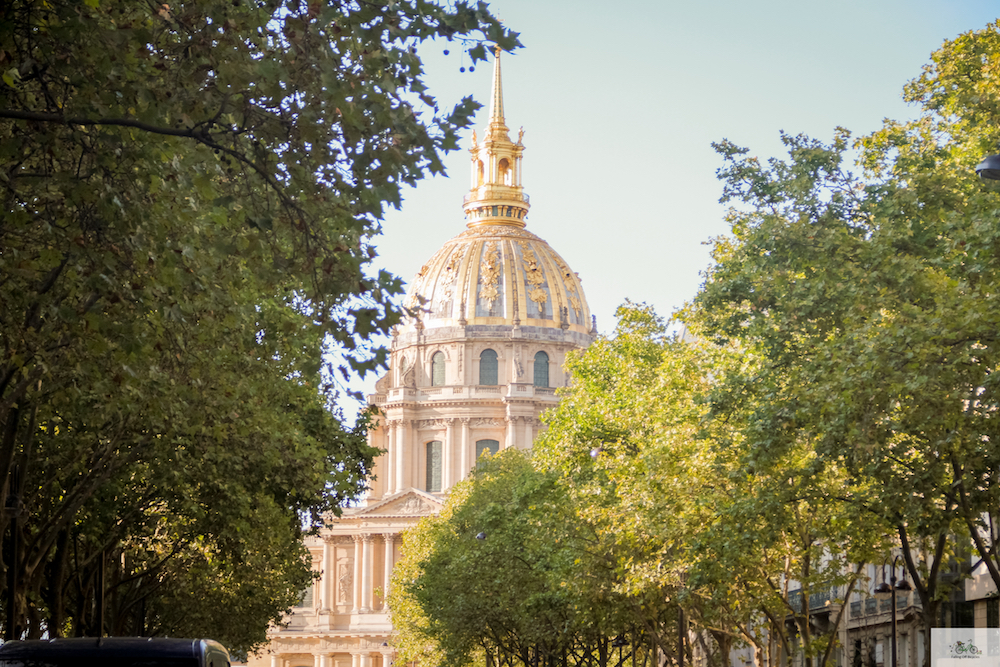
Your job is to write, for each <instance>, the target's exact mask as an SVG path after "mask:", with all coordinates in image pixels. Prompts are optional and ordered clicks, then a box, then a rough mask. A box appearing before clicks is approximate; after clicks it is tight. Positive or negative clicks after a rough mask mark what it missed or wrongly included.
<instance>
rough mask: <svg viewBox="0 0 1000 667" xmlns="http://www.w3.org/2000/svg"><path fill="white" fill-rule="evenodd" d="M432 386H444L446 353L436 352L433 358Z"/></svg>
mask: <svg viewBox="0 0 1000 667" xmlns="http://www.w3.org/2000/svg"><path fill="white" fill-rule="evenodd" d="M431 386H432V387H443V386H444V352H435V353H434V356H433V357H431Z"/></svg>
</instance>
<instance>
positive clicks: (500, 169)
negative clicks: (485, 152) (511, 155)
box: [497, 158, 510, 185]
mask: <svg viewBox="0 0 1000 667" xmlns="http://www.w3.org/2000/svg"><path fill="white" fill-rule="evenodd" d="M497 183H502V184H503V185H510V162H508V161H507V158H503V159H502V160H500V163H499V164H497Z"/></svg>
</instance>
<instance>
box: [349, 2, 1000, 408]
mask: <svg viewBox="0 0 1000 667" xmlns="http://www.w3.org/2000/svg"><path fill="white" fill-rule="evenodd" d="M490 5H491V7H492V8H493V10H494V12H495V13H498V15H499V16H500V18H501V19H502V20H503V22H504V24H505V25H507V26H508V27H510V28H512V29H513V30H516V31H518V32H520V33H521V42H522V43H523V44H524V48H523V49H519V50H518V51H516V52H515V53H513V54H504V55H503V56H502V67H503V84H504V106H505V113H506V119H507V125H508V126H509V127H510V128H511V131H512V134H513V133H514V132H516V131H517V129H518V128H519V127H522V126H523V127H524V129H525V135H524V144H525V146H526V149H525V153H524V163H523V166H524V180H523V182H524V187H525V192H527V193H528V194H529V195H530V197H531V213H530V215H529V217H528V221H527V228H528V229H529V230H530V231H532V232H534V233H535V234H537V235H539V236H541V237H542V238H543V239H545V240H546V241H548V242H549V244H550V245H551V246H552V247H553V248H554V249H555V250H556V251H557V252H558V253H559V254H560V255H562V257H563V258H564V259H565V260H566V262H567V264H568V265H569V266H570V267H571V268H572V269H573V270H574V271H576V272H577V273H579V275H580V277H581V278H582V280H583V287H584V290H585V292H586V296H587V300H588V302H589V304H590V308H591V312H592V313H594V314H595V315H596V316H597V325H598V329H599V330H600V331H601V332H602V333H609V332H610V331H611V330H612V329H613V327H614V324H615V322H614V311H615V308H616V307H617V306H618V305H620V304H621V303H622V302H623V301H624V300H625V299H626V298H628V299H631V300H633V301H639V302H645V303H648V304H650V305H652V306H653V307H655V308H656V310H657V311H658V312H659V313H660V314H662V315H670V314H671V313H673V312H674V311H675V310H676V309H678V308H680V307H681V306H683V305H684V303H685V302H686V301H688V300H690V299H691V298H692V297H693V296H694V294H695V293H696V292H697V290H698V287H699V285H700V284H701V281H702V276H701V272H702V271H703V270H704V269H705V268H706V266H707V265H708V262H709V255H708V247H707V246H706V245H705V242H706V241H707V240H708V239H710V238H712V237H714V236H718V235H720V234H725V233H726V232H727V227H726V224H725V220H724V214H725V210H724V208H723V206H722V205H720V204H719V203H718V200H719V196H720V194H721V187H720V182H719V181H718V180H717V178H716V175H715V172H716V170H717V169H718V168H719V167H720V166H721V165H722V161H721V159H720V158H719V157H718V156H717V155H716V153H715V152H714V151H713V149H712V147H711V142H713V141H718V140H720V139H723V138H726V139H730V140H732V141H734V142H735V143H737V144H739V145H742V146H745V147H747V148H749V149H750V150H751V153H752V154H755V155H757V156H759V157H761V158H767V157H770V156H774V155H780V154H781V152H782V146H781V143H780V140H779V132H780V131H782V130H784V131H785V132H789V133H793V134H798V133H805V134H808V135H811V136H813V137H816V138H819V139H823V140H829V139H830V138H831V137H832V134H833V129H834V128H835V127H836V126H843V127H846V128H848V129H849V130H851V131H852V133H853V134H854V135H855V136H860V135H863V134H866V133H868V132H870V131H872V130H875V129H877V128H878V127H879V126H880V125H881V122H882V119H883V118H887V117H888V118H895V119H904V118H909V117H912V116H914V115H915V110H914V109H913V108H911V107H909V106H907V105H906V104H904V103H903V101H902V98H901V92H902V87H903V85H904V84H905V83H906V82H907V81H908V80H910V79H912V78H914V77H916V76H917V75H919V74H920V71H921V68H922V67H923V66H924V65H925V64H926V63H927V62H928V61H929V57H930V54H931V52H932V51H934V50H935V49H937V48H938V47H939V46H940V45H941V43H942V42H943V41H944V40H945V39H950V38H953V37H955V36H957V35H959V34H961V33H963V32H967V31H970V30H976V29H979V28H982V27H984V26H985V25H987V24H988V23H990V22H992V21H994V20H996V19H997V17H998V15H1000V11H998V6H997V5H996V3H994V2H985V1H980V0H936V1H931V0H867V1H865V0H839V1H838V2H817V1H815V0H741V1H735V0H700V1H699V0H617V1H608V0H601V1H596V0H494V1H493V2H491V3H490ZM445 48H447V49H448V50H449V51H450V55H448V56H445V55H444V54H443V50H444V49H445ZM421 54H422V56H423V57H424V59H425V69H426V71H427V75H426V78H425V82H426V83H427V84H428V86H429V88H430V91H431V93H432V94H434V95H436V96H437V98H438V100H439V101H440V103H441V105H442V106H444V105H446V104H448V105H450V104H453V103H454V102H456V101H457V100H459V99H460V98H461V97H463V96H464V95H470V94H471V95H472V96H473V97H475V98H476V99H477V100H480V101H486V100H488V96H489V91H490V80H491V74H492V64H491V63H490V64H480V65H479V66H478V67H476V68H475V72H472V73H470V72H469V71H468V67H469V65H470V62H469V60H468V58H467V57H466V56H463V49H462V48H461V47H460V46H459V45H458V44H448V43H444V42H442V43H434V44H431V45H427V46H426V47H425V48H424V49H423V50H422V52H421ZM463 66H465V68H466V71H465V72H464V73H462V72H460V68H461V67H463ZM488 111H489V110H488V108H485V107H484V108H483V109H482V110H480V112H479V114H478V115H477V117H476V123H475V127H476V128H477V129H478V132H479V134H480V135H481V134H482V127H483V125H484V123H485V120H484V119H485V117H486V114H487V113H488ZM514 136H516V135H514ZM470 139H471V131H470V132H469V133H468V136H466V137H464V138H463V141H462V144H461V145H462V148H463V150H462V151H459V152H456V153H452V154H450V155H449V156H448V158H447V166H448V175H449V177H447V178H444V177H436V178H433V179H429V180H425V181H422V182H421V183H420V185H418V187H417V188H416V189H413V190H409V191H407V192H406V193H405V195H404V196H405V202H404V204H403V208H402V210H401V211H391V212H390V213H389V214H388V216H387V218H386V221H385V224H384V228H383V231H384V233H383V236H382V237H381V238H379V239H378V240H377V247H378V250H379V254H380V256H379V257H378V258H377V259H376V265H377V267H378V268H386V269H388V270H390V271H392V272H393V273H395V274H397V275H400V276H402V277H403V278H404V279H405V280H407V281H409V280H410V279H411V278H412V277H413V276H414V275H415V274H416V272H417V271H418V270H419V269H420V267H421V266H422V265H423V264H424V263H425V262H426V261H427V260H428V259H430V257H431V255H433V254H434V252H435V251H436V250H437V249H438V248H439V247H440V246H441V245H442V244H443V243H444V242H445V241H447V240H448V239H450V238H451V237H453V236H455V235H457V234H459V233H460V232H462V231H463V230H464V229H465V222H464V219H463V214H462V208H461V204H462V197H463V195H464V194H465V193H466V192H467V191H468V188H469V156H468V152H467V151H465V150H464V149H465V148H467V147H468V144H469V141H470ZM345 407H346V406H345Z"/></svg>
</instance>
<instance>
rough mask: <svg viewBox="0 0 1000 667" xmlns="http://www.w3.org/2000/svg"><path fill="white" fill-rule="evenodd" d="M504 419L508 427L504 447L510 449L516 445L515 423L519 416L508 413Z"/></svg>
mask: <svg viewBox="0 0 1000 667" xmlns="http://www.w3.org/2000/svg"><path fill="white" fill-rule="evenodd" d="M504 421H506V422H507V429H506V431H505V433H504V438H505V442H504V445H503V448H504V449H508V448H510V447H513V446H514V424H515V423H516V422H517V417H511V416H510V415H507V417H506V418H505V419H504Z"/></svg>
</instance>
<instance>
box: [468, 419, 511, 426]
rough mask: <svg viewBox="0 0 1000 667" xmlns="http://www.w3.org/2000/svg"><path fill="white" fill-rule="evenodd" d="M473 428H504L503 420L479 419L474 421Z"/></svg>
mask: <svg viewBox="0 0 1000 667" xmlns="http://www.w3.org/2000/svg"><path fill="white" fill-rule="evenodd" d="M472 425H473V426H503V425H504V422H503V420H500V419H497V418H495V417H479V418H478V419H475V420H473V423H472Z"/></svg>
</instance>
